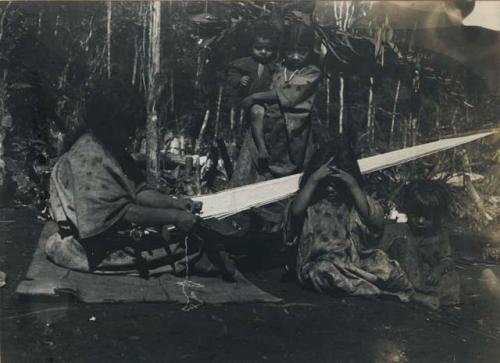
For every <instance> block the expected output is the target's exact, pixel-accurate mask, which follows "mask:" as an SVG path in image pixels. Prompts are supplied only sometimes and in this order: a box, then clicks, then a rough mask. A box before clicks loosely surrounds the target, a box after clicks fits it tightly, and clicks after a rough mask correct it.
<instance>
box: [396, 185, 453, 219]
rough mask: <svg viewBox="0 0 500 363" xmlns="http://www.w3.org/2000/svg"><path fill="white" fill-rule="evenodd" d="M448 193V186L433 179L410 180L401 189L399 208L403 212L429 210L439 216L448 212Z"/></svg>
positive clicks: (443, 215)
mask: <svg viewBox="0 0 500 363" xmlns="http://www.w3.org/2000/svg"><path fill="white" fill-rule="evenodd" d="M449 205H450V193H449V189H448V186H447V185H446V184H445V183H443V182H439V181H435V180H418V181H414V182H411V183H410V184H408V185H407V186H405V187H404V188H403V190H402V191H401V209H402V211H403V212H405V213H412V212H416V211H419V210H429V211H432V212H434V213H436V214H437V215H439V216H440V217H445V216H447V215H448V213H449Z"/></svg>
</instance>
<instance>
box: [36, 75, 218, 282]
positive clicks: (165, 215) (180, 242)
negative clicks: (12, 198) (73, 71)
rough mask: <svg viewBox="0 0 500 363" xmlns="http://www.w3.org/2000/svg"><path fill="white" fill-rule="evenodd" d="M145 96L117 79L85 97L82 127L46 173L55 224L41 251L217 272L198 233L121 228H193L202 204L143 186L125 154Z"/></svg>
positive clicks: (73, 258) (105, 266) (76, 260)
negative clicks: (174, 236) (172, 235)
mask: <svg viewBox="0 0 500 363" xmlns="http://www.w3.org/2000/svg"><path fill="white" fill-rule="evenodd" d="M143 99H144V98H143V97H142V96H141V95H140V94H139V93H137V92H135V91H134V89H132V88H131V86H129V85H127V84H126V82H124V81H120V80H116V79H112V80H106V81H103V82H102V83H100V84H98V85H97V86H96V87H95V89H94V92H93V93H92V94H90V96H89V97H88V99H87V101H86V123H85V126H86V127H85V129H84V130H83V132H82V133H81V135H80V136H79V137H78V138H77V140H76V142H74V143H73V145H72V146H71V148H70V149H69V150H68V151H67V152H66V153H65V154H63V155H62V156H61V157H60V159H59V160H58V161H57V163H56V165H55V166H54V169H53V171H52V174H51V180H50V212H51V215H52V217H53V220H54V221H55V222H57V224H58V227H59V228H58V231H57V233H54V234H52V235H51V236H50V237H49V238H48V240H47V241H46V243H45V246H44V247H45V252H46V253H47V255H48V257H49V258H50V259H51V260H52V261H53V262H55V263H56V264H59V265H62V266H64V267H68V268H71V269H75V270H79V271H87V272H96V273H99V272H100V273H106V272H112V273H117V272H121V273H129V272H139V273H142V274H152V273H161V272H172V273H176V274H177V273H183V272H184V271H185V269H186V267H187V266H186V262H187V263H188V264H189V265H190V266H189V268H192V270H191V271H196V270H197V269H199V271H200V272H207V273H208V272H217V271H222V270H223V268H224V267H221V269H222V270H221V269H219V268H218V266H214V265H213V264H212V263H211V260H213V259H211V258H207V254H206V253H205V252H207V250H209V253H208V255H210V256H213V253H214V251H213V250H212V249H209V248H207V247H206V246H205V245H204V243H203V242H202V240H201V239H199V238H198V239H196V238H194V237H190V238H187V237H186V239H185V238H184V236H182V238H180V239H170V238H169V236H168V235H169V233H166V231H167V228H163V231H164V233H162V234H161V235H162V236H160V234H159V233H157V234H155V233H154V232H153V231H151V232H150V233H148V232H146V233H145V235H144V237H143V238H140V239H139V238H135V239H134V238H132V236H137V235H140V234H141V233H135V234H134V233H129V232H124V231H131V230H132V231H134V227H158V229H159V230H161V228H162V226H167V225H173V226H175V227H177V230H178V231H180V232H181V233H182V234H183V235H185V236H187V235H192V234H193V233H192V232H194V231H195V229H196V227H197V225H198V220H199V217H198V216H197V215H196V214H194V213H196V212H197V211H200V210H201V204H200V203H195V202H193V201H192V200H190V199H177V198H173V197H170V196H167V195H164V194H161V193H159V192H158V191H155V190H153V189H150V188H148V187H147V185H146V183H145V178H144V176H143V174H142V173H141V172H140V171H139V170H138V169H137V168H136V165H135V163H134V160H133V159H132V158H131V156H130V155H129V154H128V152H127V150H126V148H127V145H128V143H129V141H130V138H131V137H132V136H133V135H134V133H135V131H136V129H137V127H138V126H140V125H141V124H143V123H144V121H145V119H146V111H145V107H144V104H143V103H144V102H143ZM135 231H136V232H139V231H144V229H136V230H135ZM162 237H164V238H162ZM138 240H140V241H138ZM215 254H216V253H215ZM216 260H220V258H216Z"/></svg>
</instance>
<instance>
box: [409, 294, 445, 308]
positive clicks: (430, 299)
mask: <svg viewBox="0 0 500 363" xmlns="http://www.w3.org/2000/svg"><path fill="white" fill-rule="evenodd" d="M413 301H415V302H416V303H417V304H420V305H422V306H425V307H426V308H429V309H432V310H438V309H439V305H440V304H439V298H437V297H435V296H430V295H424V294H421V293H418V292H416V293H415V295H413Z"/></svg>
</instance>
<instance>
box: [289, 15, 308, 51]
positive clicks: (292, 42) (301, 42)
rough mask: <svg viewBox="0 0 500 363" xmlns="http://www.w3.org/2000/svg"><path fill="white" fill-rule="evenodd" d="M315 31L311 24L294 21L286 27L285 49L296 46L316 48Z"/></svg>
mask: <svg viewBox="0 0 500 363" xmlns="http://www.w3.org/2000/svg"><path fill="white" fill-rule="evenodd" d="M314 38H315V36H314V31H313V29H312V28H311V27H310V26H307V25H305V24H304V23H300V22H293V23H291V24H290V25H288V26H287V27H286V28H285V29H284V34H283V51H285V50H287V49H294V48H296V47H306V48H309V49H311V50H312V49H313V48H314Z"/></svg>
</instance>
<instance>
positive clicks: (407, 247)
mask: <svg viewBox="0 0 500 363" xmlns="http://www.w3.org/2000/svg"><path fill="white" fill-rule="evenodd" d="M381 243H382V245H381V247H382V248H383V249H384V250H385V251H387V253H388V254H389V256H391V258H394V259H395V260H397V261H398V262H399V263H400V264H401V267H402V268H403V270H405V272H406V274H407V276H408V278H409V279H410V281H411V282H412V284H413V285H414V286H415V289H416V291H418V292H421V293H423V294H428V295H431V296H435V297H437V298H439V302H440V305H456V304H459V303H460V278H459V276H458V272H457V271H456V269H455V268H454V267H453V268H452V269H451V270H450V271H448V272H447V273H445V274H443V275H442V276H441V279H440V280H439V283H438V284H437V285H436V286H431V285H429V284H427V283H426V278H427V276H428V275H429V273H430V272H431V271H432V269H433V268H434V267H436V266H438V265H439V264H440V263H441V262H442V261H445V260H448V261H453V258H452V256H451V247H450V241H449V238H448V234H447V233H446V232H444V231H439V233H436V234H435V235H432V236H428V237H423V236H417V235H415V234H413V233H412V231H411V229H410V227H409V226H408V224H406V223H395V224H390V225H387V226H386V228H385V232H384V237H383V238H382V242H381Z"/></svg>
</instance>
